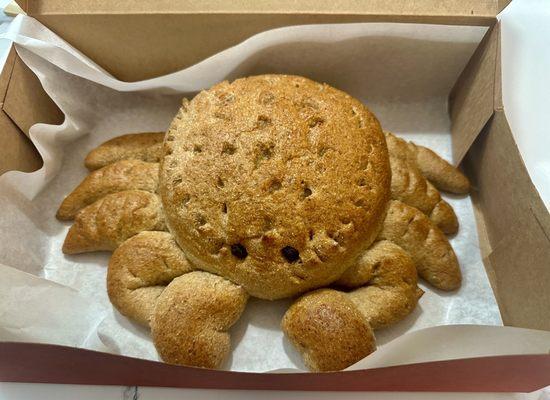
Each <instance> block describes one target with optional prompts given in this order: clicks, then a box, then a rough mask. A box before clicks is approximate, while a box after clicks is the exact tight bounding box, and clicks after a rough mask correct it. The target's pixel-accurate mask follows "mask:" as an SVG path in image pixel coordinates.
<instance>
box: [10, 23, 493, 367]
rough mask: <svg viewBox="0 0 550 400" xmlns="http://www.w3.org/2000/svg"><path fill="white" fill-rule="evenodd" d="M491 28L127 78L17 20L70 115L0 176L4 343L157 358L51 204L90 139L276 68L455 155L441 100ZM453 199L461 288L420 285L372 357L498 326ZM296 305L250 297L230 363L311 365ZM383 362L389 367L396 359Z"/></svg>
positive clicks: (314, 35)
mask: <svg viewBox="0 0 550 400" xmlns="http://www.w3.org/2000/svg"><path fill="white" fill-rule="evenodd" d="M485 31H486V28H483V27H463V26H436V25H416V24H379V23H371V24H346V25H311V26H298V27H289V28H283V29H277V30H273V31H268V32H264V33H262V34H259V35H256V36H254V37H252V38H250V39H249V40H247V41H245V42H243V43H241V44H240V45H238V46H236V47H233V48H230V49H228V50H226V51H224V52H222V53H219V54H217V55H215V56H213V57H211V58H209V59H207V60H205V61H203V62H201V63H199V64H197V65H195V66H192V67H190V68H188V69H186V70H184V71H180V72H177V73H174V74H171V75H167V76H163V77H160V78H156V79H152V80H147V81H142V82H136V83H125V82H121V81H118V80H116V79H115V78H113V77H111V76H110V75H109V74H108V73H106V72H105V71H104V70H103V69H101V68H100V67H99V66H97V65H95V64H94V63H93V62H92V61H90V60H89V59H87V58H86V57H85V56H83V55H82V54H80V53H79V52H78V51H76V50H75V49H73V48H72V47H70V46H69V45H68V44H67V43H65V42H64V41H63V40H62V39H60V38H59V37H57V36H56V35H55V34H53V33H52V32H50V31H48V30H47V29H46V28H44V27H43V26H42V25H40V24H39V23H38V22H37V21H35V20H33V19H32V18H28V17H24V16H18V17H17V18H16V19H15V20H14V22H13V24H12V26H11V28H10V30H9V31H8V32H7V33H6V34H5V35H4V37H7V38H10V39H12V40H14V41H15V43H16V48H17V51H18V53H19V55H20V56H21V58H22V59H23V61H24V62H25V63H27V65H29V67H30V68H31V69H32V70H33V71H34V72H35V73H36V74H37V76H38V77H39V79H40V80H41V82H42V84H43V86H44V88H45V90H46V91H47V93H48V94H49V95H50V96H51V97H52V99H53V100H54V101H55V102H56V103H57V105H58V106H59V107H60V109H61V110H62V111H63V113H64V114H65V121H64V123H63V124H62V125H60V126H52V125H44V124H37V125H35V126H33V127H32V128H31V131H30V136H31V138H32V141H33V142H34V144H35V145H36V146H37V148H38V150H39V151H40V153H41V155H42V157H43V158H44V166H43V167H42V168H41V169H40V170H39V171H36V172H34V173H30V174H27V173H21V172H9V173H6V174H4V175H3V176H1V177H0V262H1V263H3V265H0V339H1V340H21V341H35V342H50V343H60V344H67V345H71V346H78V347H85V348H89V349H96V350H101V351H108V352H112V353H118V354H123V355H128V356H134V357H140V358H147V359H153V360H157V359H158V356H157V353H156V351H155V349H154V346H153V344H152V341H151V339H150V337H149V333H148V331H147V330H146V329H144V328H141V327H139V326H137V325H135V324H134V323H132V322H130V321H129V320H128V319H126V318H125V317H123V316H121V315H120V314H119V313H118V312H116V311H115V310H114V309H113V308H112V306H111V304H110V303H109V300H108V297H107V293H106V289H105V276H106V267H107V262H108V258H109V254H108V253H93V254H83V255H75V256H65V255H63V254H62V252H61V245H62V242H63V239H64V237H65V234H66V232H67V229H68V226H69V224H67V223H61V222H59V221H57V220H56V219H55V212H56V210H57V207H58V205H59V204H60V202H61V200H62V199H63V197H64V196H65V195H67V194H68V193H69V192H70V191H71V190H72V189H73V188H74V187H75V186H76V185H77V184H78V183H79V182H80V181H81V179H82V178H83V177H84V176H85V175H86V173H87V171H86V169H85V168H84V166H83V159H84V156H85V155H86V153H87V152H88V151H90V150H91V149H92V148H93V147H95V146H97V145H98V144H100V143H102V142H103V141H105V140H107V139H109V138H112V137H114V136H117V135H120V134H123V133H129V132H140V131H150V130H164V129H166V128H167V126H168V124H169V123H170V121H171V119H172V116H173V115H174V114H175V112H176V110H177V108H178V107H179V104H180V101H181V98H182V96H187V97H191V96H193V94H194V93H195V92H196V91H198V90H200V89H202V88H207V87H209V86H211V85H212V84H214V83H217V82H219V81H221V80H223V79H234V78H236V77H240V76H246V75H251V74H258V73H265V72H277V73H293V74H299V75H305V76H308V77H310V78H312V79H315V80H319V81H324V82H327V83H329V84H331V85H334V86H336V87H338V88H340V89H343V90H345V91H348V92H349V93H350V94H352V95H354V96H356V97H358V98H359V99H361V100H362V101H364V102H365V103H366V104H367V105H368V106H369V107H370V108H371V109H372V110H373V111H374V112H375V114H376V115H377V116H378V117H379V119H380V121H381V123H382V125H383V127H384V128H385V129H386V130H391V131H393V132H395V133H398V134H400V135H401V136H404V137H406V138H407V139H413V140H415V141H416V143H419V144H424V145H427V146H429V147H431V148H432V149H434V150H436V151H437V152H438V153H439V154H441V155H443V156H444V157H446V158H447V159H450V155H451V151H450V150H451V149H450V133H449V119H448V115H447V108H446V107H447V102H446V101H447V96H448V93H449V91H450V89H451V87H452V85H453V84H454V82H455V81H456V78H457V77H458V74H459V73H460V72H461V70H462V69H463V67H464V66H465V65H466V63H467V61H468V59H469V57H470V56H471V54H472V53H473V51H474V50H475V48H476V46H477V44H478V43H479V41H480V40H481V38H482V36H483V34H484V33H485ZM182 40H184V39H182ZM445 198H446V199H447V200H448V201H449V202H450V203H451V204H452V206H453V207H454V208H455V211H456V213H457V215H458V217H459V221H460V231H459V233H458V234H457V235H456V236H455V237H453V238H452V239H451V242H452V245H453V247H454V249H455V251H456V253H457V255H458V258H459V261H460V264H461V268H462V271H463V275H464V281H463V285H462V287H461V288H460V289H459V290H458V291H456V292H453V293H444V292H441V291H437V290H434V289H433V288H430V287H427V286H425V285H424V284H421V285H422V287H423V289H424V290H425V291H426V294H425V295H424V296H423V297H422V299H421V300H420V304H419V306H418V307H417V308H416V310H415V311H414V312H413V313H412V314H411V315H410V316H408V317H407V318H406V319H405V320H403V321H402V322H400V323H398V324H396V325H395V326H393V327H391V328H388V329H386V330H382V331H379V332H377V341H378V344H379V346H380V348H381V350H379V352H377V353H375V354H383V351H384V348H385V347H387V346H390V345H391V343H392V341H395V339H396V338H399V339H400V340H403V338H406V337H408V336H407V335H406V334H407V333H409V334H410V332H413V331H418V330H419V329H421V328H426V327H433V326H439V325H451V324H485V325H501V320H500V314H499V311H498V307H497V305H496V302H495V299H494V296H493V293H492V290H491V288H490V286H489V282H488V279H487V276H486V273H485V269H484V267H483V264H482V261H481V257H480V252H479V248H478V238H477V231H476V226H475V220H474V216H473V210H472V205H471V202H470V199H469V198H468V197H450V196H445ZM290 303H291V300H282V301H276V302H268V301H262V300H257V299H252V300H251V301H250V303H249V304H248V306H247V309H246V311H245V313H244V315H243V317H242V318H241V319H240V321H239V322H238V323H237V324H236V326H235V327H234V328H233V329H232V341H233V347H234V348H233V351H232V357H231V358H230V360H228V362H227V364H226V365H225V368H227V369H233V370H242V371H268V370H273V369H280V368H303V365H302V363H301V361H300V359H299V356H298V355H297V354H296V353H295V351H294V350H293V349H292V347H291V346H290V345H289V343H288V342H286V340H285V339H284V338H283V334H282V332H281V331H280V328H279V324H280V321H281V318H282V316H283V314H284V312H285V310H286V309H287V307H288V306H289V304H290ZM450 328H451V327H450ZM457 329H459V328H457ZM501 329H504V328H501ZM451 332H452V329H451ZM499 332H500V331H499ZM403 335H405V336H403ZM448 335H451V336H452V334H449V333H448V332H447V338H448V337H449V336H448ZM435 337H437V338H438V337H439V336H437V335H436V336H435ZM449 342H451V343H452V342H453V341H452V340H451V341H449ZM423 345H424V346H430V343H429V342H425V343H424V344H423ZM420 349H422V348H420ZM388 359H391V360H393V361H394V362H395V357H394V358H392V357H389V358H388ZM373 360H374V358H373ZM366 362H367V363H368V359H367V360H366Z"/></svg>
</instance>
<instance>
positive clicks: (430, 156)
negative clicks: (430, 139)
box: [386, 132, 470, 194]
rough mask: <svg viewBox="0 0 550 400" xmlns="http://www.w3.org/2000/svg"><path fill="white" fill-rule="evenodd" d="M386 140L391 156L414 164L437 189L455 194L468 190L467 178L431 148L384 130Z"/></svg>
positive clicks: (464, 192)
mask: <svg viewBox="0 0 550 400" xmlns="http://www.w3.org/2000/svg"><path fill="white" fill-rule="evenodd" d="M386 142H387V144H388V151H389V153H390V155H391V157H395V158H399V159H401V160H406V161H407V163H409V164H413V165H416V167H417V168H418V169H419V170H420V171H421V172H422V175H424V177H425V178H426V179H428V180H429V181H430V182H431V183H432V184H433V185H434V186H435V187H436V188H438V189H439V190H443V191H445V192H451V193H457V194H466V193H468V192H469V191H470V182H469V181H468V178H466V176H464V174H462V172H460V171H459V170H458V169H457V168H455V167H453V166H452V165H451V164H449V163H448V162H447V161H445V160H444V159H442V158H441V157H439V156H438V155H437V154H436V153H434V152H433V151H432V150H430V149H428V148H426V147H424V146H419V145H416V144H414V143H412V142H406V141H405V140H403V139H401V138H398V137H397V136H395V135H393V134H391V133H389V132H386Z"/></svg>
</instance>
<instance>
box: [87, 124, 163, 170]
mask: <svg viewBox="0 0 550 400" xmlns="http://www.w3.org/2000/svg"><path fill="white" fill-rule="evenodd" d="M163 140H164V132H144V133H130V134H127V135H122V136H118V137H116V138H114V139H111V140H108V141H106V142H105V143H103V144H101V145H100V146H98V147H96V148H95V149H93V150H92V151H91V152H90V153H88V155H87V156H86V158H85V160H84V165H85V166H86V168H88V169H89V170H94V169H98V168H101V167H104V166H106V165H109V164H112V163H114V162H116V161H120V160H141V161H147V162H159V160H160V156H161V154H162V151H161V148H162V141H163Z"/></svg>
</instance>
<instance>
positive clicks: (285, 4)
mask: <svg viewBox="0 0 550 400" xmlns="http://www.w3.org/2000/svg"><path fill="white" fill-rule="evenodd" d="M499 1H506V0H489V1H482V2H480V1H475V0H466V1H456V0H416V1H414V2H411V1H408V0H394V1H391V2H388V1H384V0H372V1H369V2H356V1H350V0H341V1H339V2H334V1H331V0H302V1H300V2H296V1H293V0H280V1H277V2H251V1H232V2H228V1H225V0H210V1H207V2H196V1H193V0H181V1H179V2H173V1H170V0H157V1H155V2H135V1H133V0H119V1H117V2H104V1H89V0H73V1H71V2H67V1H65V0H36V1H34V2H31V3H30V6H31V7H30V10H29V11H30V13H31V14H42V15H46V14H88V15H90V14H130V13H139V14H163V13H178V14H183V13H220V12H223V13H227V14H229V13H270V14H274V13H288V14H298V13H312V12H313V13H332V14H335V13H339V12H343V13H347V14H371V15H444V16H464V17H467V18H476V17H480V16H482V17H495V16H496V14H497V13H498V11H499V6H500V4H499Z"/></svg>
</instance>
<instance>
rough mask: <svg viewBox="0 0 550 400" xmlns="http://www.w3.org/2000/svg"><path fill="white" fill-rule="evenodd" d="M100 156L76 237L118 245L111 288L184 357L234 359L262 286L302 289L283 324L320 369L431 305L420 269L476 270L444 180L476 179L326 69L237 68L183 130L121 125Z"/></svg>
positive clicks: (188, 105)
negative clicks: (465, 254) (397, 130)
mask: <svg viewBox="0 0 550 400" xmlns="http://www.w3.org/2000/svg"><path fill="white" fill-rule="evenodd" d="M85 165H86V166H87V167H88V168H89V169H90V170H92V172H91V173H90V174H89V176H88V177H86V178H85V179H84V180H83V182H82V183H81V184H80V185H79V186H78V187H77V188H76V189H75V190H74V191H73V192H72V193H71V194H70V195H69V196H67V197H66V198H65V200H64V201H63V203H62V204H61V206H60V208H59V210H58V213H57V217H58V218H59V219H64V220H70V219H74V220H75V222H74V224H73V225H72V227H71V228H70V230H69V232H68V234H67V237H66V239H65V243H64V245H63V251H64V252H65V253H68V254H74V253H82V252H88V251H97V250H112V251H114V253H113V256H112V258H111V261H110V263H109V269H108V274H107V290H108V293H109V297H110V299H111V302H112V303H113V305H114V306H115V307H116V308H117V309H118V310H119V311H120V312H121V313H122V314H124V315H126V316H127V317H129V318H131V319H133V320H135V321H137V322H138V323H141V324H143V325H145V326H149V327H150V328H151V334H152V337H153V341H154V343H155V346H156V348H157V350H158V352H159V354H160V356H161V358H162V359H163V360H164V361H166V362H169V363H174V364H182V365H191V366H200V367H208V368H219V367H220V366H221V365H222V363H223V361H224V359H225V358H226V356H227V355H228V353H229V351H230V333H229V331H230V328H231V326H232V325H233V324H234V323H235V322H236V321H237V320H238V318H239V317H240V315H241V314H242V312H243V310H244V309H245V307H246V303H247V300H248V298H249V296H254V297H258V298H262V299H269V300H273V299H280V298H285V297H294V296H300V297H299V298H298V299H297V300H296V302H295V303H294V304H293V305H292V306H291V307H290V308H289V310H288V311H287V313H286V314H285V316H284V318H283V321H282V329H283V330H284V332H285V334H286V335H287V337H288V338H289V340H290V341H291V343H293V344H294V345H295V347H296V348H297V349H298V351H299V352H300V353H301V354H302V356H303V359H304V361H305V363H306V365H307V366H308V367H309V368H310V369H311V370H316V371H328V370H340V369H343V368H346V367H347V366H349V365H351V364H353V363H355V362H357V361H358V360H360V359H361V358H363V357H365V356H366V355H368V354H369V353H371V352H372V351H374V350H375V348H376V345H375V339H374V334H373V329H374V330H376V329H381V328H384V327H387V326H389V325H391V324H393V323H395V322H397V321H399V320H401V319H403V318H404V317H405V316H407V315H408V314H409V313H410V312H411V311H412V310H413V309H414V307H415V306H416V304H417V301H418V299H419V298H420V296H421V295H422V293H423V292H422V290H421V289H419V288H418V286H417V274H418V275H419V276H420V277H421V278H423V279H424V280H426V281H427V282H428V283H430V284H431V285H433V286H435V287H437V288H439V289H443V290H454V289H456V288H458V287H459V286H460V282H461V274H460V269H459V266H458V262H457V259H456V256H455V254H454V252H453V249H452V248H451V246H450V244H449V242H448V240H447V238H446V236H445V234H444V233H454V232H456V230H457V229H458V223H457V219H456V216H455V214H454V212H453V210H452V208H451V207H450V206H449V205H448V204H447V203H446V202H445V201H444V200H442V199H441V196H440V194H439V192H438V190H437V189H436V187H437V188H441V189H444V190H447V191H451V192H455V193H467V192H468V190H469V183H468V180H467V179H466V178H465V177H464V176H463V175H462V174H461V173H460V172H459V171H458V170H456V169H455V168H453V167H452V166H451V165H449V164H448V163H447V162H445V161H444V160H442V159H441V158H439V157H438V156H437V155H436V154H435V153H433V152H431V151H430V150H428V149H426V148H424V147H421V146H416V145H414V144H412V143H407V142H405V141H403V140H402V139H399V138H397V137H395V136H393V135H392V134H390V133H386V134H384V133H383V131H382V130H381V127H380V124H379V123H378V121H377V119H376V118H375V116H374V115H373V114H372V113H371V112H370V111H369V110H368V109H367V108H366V107H365V106H364V105H363V104H362V103H361V102H359V101H358V100H356V99H354V98H353V97H351V96H349V95H348V94H346V93H344V92H342V91H339V90H337V89H334V88H332V87H330V86H328V85H326V84H320V83H316V82H313V81H311V80H309V79H306V78H302V77H298V76H288V75H261V76H254V77H249V78H243V79H238V80H236V81H234V82H232V83H229V82H222V83H220V84H218V85H215V86H214V87H212V88H211V89H208V90H205V91H202V92H200V93H199V94H198V95H196V96H195V97H194V98H193V99H192V100H191V101H188V100H186V99H184V101H183V104H182V107H181V108H180V110H179V112H178V113H177V115H176V117H175V119H174V120H173V122H172V124H171V125H170V128H169V129H168V131H167V132H166V134H165V133H162V132H159V133H141V134H129V135H124V136H120V137H117V138H115V139H112V140H110V141H108V142H106V143H104V144H102V145H101V146H99V147H98V148H96V149H94V150H92V151H91V152H90V153H89V155H88V156H87V157H86V161H85ZM426 178H428V179H426Z"/></svg>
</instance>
